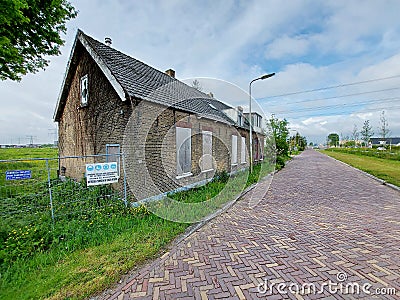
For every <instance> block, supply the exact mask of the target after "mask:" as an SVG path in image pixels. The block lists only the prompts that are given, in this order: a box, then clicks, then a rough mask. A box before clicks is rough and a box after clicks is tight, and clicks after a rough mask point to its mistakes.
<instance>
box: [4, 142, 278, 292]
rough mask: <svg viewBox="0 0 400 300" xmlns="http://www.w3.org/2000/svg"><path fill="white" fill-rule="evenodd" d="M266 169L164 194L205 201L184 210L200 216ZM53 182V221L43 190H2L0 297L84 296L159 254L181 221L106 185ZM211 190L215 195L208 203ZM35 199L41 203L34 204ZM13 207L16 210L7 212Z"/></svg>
mask: <svg viewBox="0 0 400 300" xmlns="http://www.w3.org/2000/svg"><path fill="white" fill-rule="evenodd" d="M0 150H2V151H1V152H0V155H1V156H0V157H1V159H5V158H8V159H9V158H28V157H30V156H31V155H34V156H36V157H45V156H47V155H48V156H50V157H54V156H56V155H57V152H56V151H55V150H54V149H0ZM3 150H4V151H3ZM32 150H34V153H33V152H30V151H32ZM32 153H33V154H32ZM29 154H31V155H29ZM30 167H32V168H34V167H35V165H33V166H32V165H31V166H30ZM271 170H272V168H271V167H270V166H269V165H268V164H266V163H265V164H263V165H262V166H261V165H258V166H255V168H254V172H253V174H251V175H250V176H249V174H248V172H240V173H238V174H237V175H236V176H233V177H231V178H230V179H229V180H228V181H226V179H227V178H226V175H224V174H219V176H220V177H219V179H218V180H213V181H212V182H211V183H209V184H208V185H206V186H203V187H199V188H197V189H194V190H190V191H186V192H181V193H177V194H174V195H172V196H171V197H173V198H174V199H175V200H178V202H179V203H186V204H200V203H203V204H204V203H206V207H208V208H207V209H206V210H201V213H200V212H199V211H196V209H194V210H193V211H192V212H190V213H189V217H193V216H196V217H198V216H199V214H200V216H205V215H206V214H208V213H211V212H213V211H215V209H217V208H219V207H221V206H223V205H224V203H226V202H227V201H230V200H232V199H233V198H234V197H235V195H237V194H238V193H240V192H241V191H242V190H243V189H244V188H246V187H247V186H249V185H251V184H253V183H255V182H256V181H258V180H259V178H261V177H263V176H265V175H267V174H268V173H269V172H270V171H271ZM36 182H37V184H38V186H37V187H36V188H37V189H39V185H40V184H41V189H45V188H46V180H42V179H41V177H37V178H36ZM52 184H53V186H54V188H53V197H54V199H53V200H54V204H55V208H56V211H55V212H56V222H55V223H54V224H53V222H52V220H51V217H50V211H49V207H48V203H47V202H48V196H47V195H46V193H45V192H43V193H38V192H37V191H36V192H35V193H34V192H32V191H31V192H27V191H26V190H23V191H22V193H17V194H10V193H8V194H7V198H6V197H3V196H2V197H1V211H2V213H4V214H5V215H4V216H5V217H2V219H1V222H0V263H1V266H0V272H1V276H0V299H43V298H50V299H66V298H68V299H83V298H86V297H88V296H89V295H92V294H94V293H96V292H99V291H101V290H103V289H105V288H107V287H110V285H112V284H113V283H115V282H116V281H117V280H118V279H119V278H120V277H121V275H123V274H124V273H126V272H128V271H129V270H131V269H132V268H134V267H139V266H141V265H143V264H144V263H145V262H146V261H147V260H149V259H151V258H153V257H155V256H156V255H159V254H160V252H162V251H163V249H165V247H166V245H168V243H170V242H171V240H173V239H174V238H175V237H176V236H178V235H179V234H181V233H182V232H184V231H185V229H186V228H187V227H188V224H186V223H180V222H172V221H168V220H165V219H163V218H160V217H159V216H157V215H156V214H153V213H151V212H150V211H149V210H148V208H150V209H151V207H148V208H147V207H145V206H144V205H141V206H138V207H125V206H124V204H123V202H122V201H121V200H120V199H119V197H118V194H117V193H114V192H113V191H112V190H111V189H110V187H108V186H98V187H91V188H86V187H85V186H84V184H82V183H76V182H73V181H66V182H61V181H59V180H58V179H55V178H54V179H52ZM20 187H21V186H16V187H15V191H17V192H18V188H20ZM219 194H221V195H223V196H218V195H219ZM215 196H216V197H215ZM213 197H215V199H218V201H214V202H212V204H210V205H209V203H210V201H208V200H210V198H213ZM68 201H69V202H68ZM35 206H37V207H41V208H42V209H37V210H33V209H32V207H35ZM173 208H174V207H173V206H172V207H171V206H170V207H168V210H167V211H168V212H170V213H172V214H173V216H174V215H176V213H182V212H181V211H177V210H175V211H174V210H173ZM14 211H20V212H22V213H20V214H17V215H13V214H12V212H14ZM171 219H173V218H171Z"/></svg>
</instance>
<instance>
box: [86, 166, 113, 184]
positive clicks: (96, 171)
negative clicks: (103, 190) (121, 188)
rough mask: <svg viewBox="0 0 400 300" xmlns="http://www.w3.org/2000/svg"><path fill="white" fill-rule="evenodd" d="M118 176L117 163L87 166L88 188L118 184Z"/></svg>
mask: <svg viewBox="0 0 400 300" xmlns="http://www.w3.org/2000/svg"><path fill="white" fill-rule="evenodd" d="M118 174H119V172H118V164H117V163H116V162H110V163H98V164H86V183H87V185H88V186H91V185H101V184H108V183H114V182H118V179H119V175H118Z"/></svg>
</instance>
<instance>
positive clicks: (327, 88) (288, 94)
mask: <svg viewBox="0 0 400 300" xmlns="http://www.w3.org/2000/svg"><path fill="white" fill-rule="evenodd" d="M397 77H400V75H394V76H389V77H383V78H375V79H370V80H364V81H357V82H352V83H343V84H338V85H333V86H327V87H322V88H316V89H311V90H304V91H296V92H291V93H285V94H280V95H274V96H269V97H263V98H259V99H270V98H277V97H283V96H290V95H298V94H305V93H311V92H318V91H323V90H330V89H336V88H340V87H345V86H351V85H357V84H363V83H368V82H376V81H382V80H387V79H392V78H397Z"/></svg>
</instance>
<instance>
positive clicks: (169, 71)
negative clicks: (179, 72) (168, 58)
mask: <svg viewBox="0 0 400 300" xmlns="http://www.w3.org/2000/svg"><path fill="white" fill-rule="evenodd" d="M165 73H166V74H167V75H169V76H171V77H172V78H175V71H174V70H172V69H168V70H167V71H165Z"/></svg>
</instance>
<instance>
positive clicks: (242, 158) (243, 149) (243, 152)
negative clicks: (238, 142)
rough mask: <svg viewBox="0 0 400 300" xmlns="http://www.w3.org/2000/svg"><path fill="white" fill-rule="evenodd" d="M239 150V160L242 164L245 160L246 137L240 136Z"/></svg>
mask: <svg viewBox="0 0 400 300" xmlns="http://www.w3.org/2000/svg"><path fill="white" fill-rule="evenodd" d="M240 151H241V152H240V162H241V163H242V164H244V163H245V162H246V138H245V137H244V136H242V147H241V148H240Z"/></svg>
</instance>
